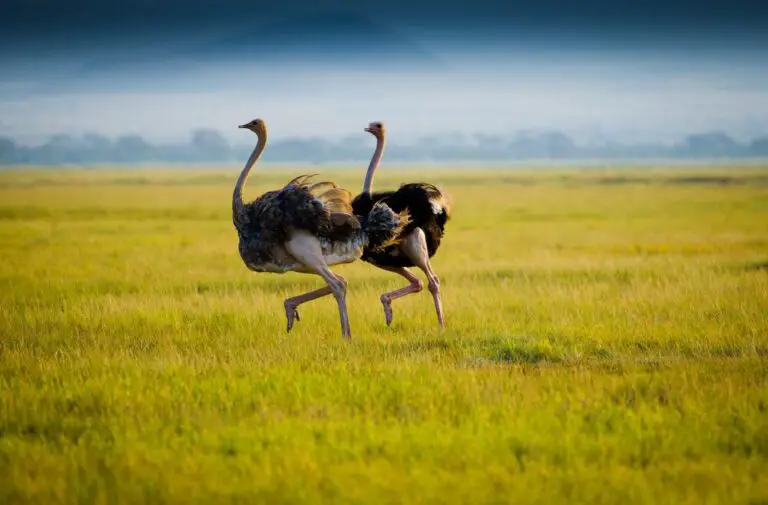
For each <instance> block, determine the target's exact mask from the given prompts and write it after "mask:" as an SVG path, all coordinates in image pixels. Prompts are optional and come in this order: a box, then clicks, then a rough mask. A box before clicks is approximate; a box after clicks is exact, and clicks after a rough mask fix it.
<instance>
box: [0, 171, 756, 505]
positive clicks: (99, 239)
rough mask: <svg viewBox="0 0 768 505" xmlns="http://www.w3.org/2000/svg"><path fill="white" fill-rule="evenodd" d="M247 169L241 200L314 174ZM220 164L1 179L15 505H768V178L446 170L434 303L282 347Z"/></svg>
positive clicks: (285, 281) (299, 333) (361, 312)
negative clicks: (447, 199) (345, 336)
mask: <svg viewBox="0 0 768 505" xmlns="http://www.w3.org/2000/svg"><path fill="white" fill-rule="evenodd" d="M268 170H270V169H269V168H262V169H258V168H257V171H256V173H255V174H254V176H253V181H252V183H251V184H250V185H249V186H248V188H247V193H248V194H250V195H254V194H256V193H257V192H258V191H259V190H264V189H271V188H274V187H276V186H277V185H278V184H280V183H281V182H285V181H286V180H288V179H289V178H291V177H292V176H294V175H297V174H299V173H305V172H318V171H321V172H323V175H324V176H328V177H331V178H333V180H336V181H338V182H341V183H343V184H344V185H345V186H347V187H349V188H350V189H352V190H353V191H356V190H357V188H358V187H359V185H360V183H361V180H362V174H361V173H359V172H358V171H344V172H337V173H331V172H329V171H328V169H327V168H326V167H280V168H279V169H271V170H273V171H272V172H270V173H265V172H267V171H268ZM235 177H236V174H235V172H234V171H232V170H228V171H213V170H195V171H182V170H162V171H159V170H150V169H143V170H131V171H115V170H110V171H103V172H94V171H82V170H68V171H53V170H31V171H30V170H27V171H9V172H4V173H0V255H1V258H2V262H0V503H4V504H9V505H10V504H14V503H41V504H54V503H126V504H127V503H131V504H134V503H153V504H162V503H168V504H171V503H174V504H175V503H179V504H192V503H200V504H213V503H216V504H221V503H235V502H237V503H270V504H276V503H366V504H372V503H376V504H381V503H424V502H429V503H473V504H476V503H541V504H551V503H589V504H597V503H621V504H629V503H654V504H656V503H674V504H680V503H691V504H700V503H726V504H738V503H744V504H757V503H765V502H766V500H768V361H767V360H768V335H767V330H768V170H767V169H766V168H765V167H752V168H748V167H747V168H745V167H730V166H723V167H688V168H686V169H684V170H683V169H672V168H668V167H656V168H654V169H640V168H638V169H632V170H631V169H623V170H621V171H610V172H609V171H580V170H576V169H562V170H556V171H555V170H553V171H547V170H544V169H538V170H535V169H531V170H524V171H511V170H497V171H494V170H490V169H487V168H482V167H478V168H476V169H471V168H465V169H462V170H459V169H455V170H451V171H444V172H421V173H420V172H418V169H417V168H414V169H413V170H411V169H409V170H405V169H403V168H401V169H399V170H398V169H395V168H382V173H381V175H380V176H378V177H377V180H376V186H377V187H378V188H385V187H395V186H396V185H397V183H399V182H404V181H415V180H422V179H423V180H428V181H430V182H434V183H438V184H442V185H444V187H446V188H447V189H448V191H449V192H450V193H451V195H452V196H453V199H454V217H453V219H452V220H451V221H450V222H449V224H448V231H447V235H446V237H445V240H444V243H443V246H442V248H441V250H440V251H439V253H438V255H437V256H436V257H435V258H434V260H433V265H434V268H435V270H436V271H437V272H438V274H439V275H440V278H441V281H442V285H443V297H444V304H445V307H446V315H447V322H448V328H447V329H446V330H444V331H440V330H439V329H438V328H437V324H436V318H435V315H434V311H433V308H432V305H431V299H430V296H429V294H428V292H427V291H426V290H425V291H424V292H423V293H421V294H419V295H413V296H410V297H407V298H405V299H403V300H398V301H396V302H395V303H394V311H395V319H394V323H393V326H392V327H391V328H387V327H386V326H385V324H384V317H383V312H382V310H381V306H380V303H379V301H378V298H379V295H380V294H381V293H382V292H383V291H386V290H390V289H394V288H397V287H401V286H402V285H403V281H402V280H401V279H399V278H398V277H396V276H394V275H392V274H389V273H387V272H383V271H379V270H377V269H375V268H373V267H371V266H369V265H366V264H362V263H360V264H354V265H348V266H342V267H337V271H339V272H340V273H342V274H343V275H344V276H345V277H346V278H347V279H348V281H349V292H348V302H349V307H350V312H351V323H352V332H353V340H352V341H351V342H345V341H342V339H341V338H340V328H339V323H338V314H337V312H336V308H335V303H334V301H333V298H332V297H328V298H326V299H322V300H319V301H317V302H313V303H312V304H309V305H306V306H304V307H302V309H303V310H302V311H301V316H302V319H301V322H299V323H297V326H296V327H295V329H294V330H293V332H291V334H289V335H286V334H285V331H284V326H285V320H284V316H283V312H282V299H283V298H285V297H287V296H291V295H294V294H298V293H300V292H303V291H307V290H309V289H313V288H316V287H319V286H320V285H321V281H320V280H319V279H316V278H314V277H312V276H306V275H300V274H286V275H283V276H279V275H273V274H254V273H251V272H249V271H247V270H246V268H245V267H244V266H243V264H242V263H241V261H240V259H239V257H238V254H237V247H236V235H235V232H234V229H233V228H232V225H231V223H230V203H229V199H230V196H231V185H232V183H233V181H234V179H235Z"/></svg>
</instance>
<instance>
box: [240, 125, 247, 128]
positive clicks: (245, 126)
mask: <svg viewBox="0 0 768 505" xmlns="http://www.w3.org/2000/svg"><path fill="white" fill-rule="evenodd" d="M238 128H248V125H247V124H241V125H240V126H238Z"/></svg>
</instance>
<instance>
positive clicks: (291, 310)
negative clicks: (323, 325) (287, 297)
mask: <svg viewBox="0 0 768 505" xmlns="http://www.w3.org/2000/svg"><path fill="white" fill-rule="evenodd" d="M285 319H286V322H287V324H286V328H285V331H286V333H290V332H291V328H293V324H294V323H295V322H297V321H301V318H300V317H299V311H298V310H296V307H294V306H292V305H290V304H288V303H286V304H285Z"/></svg>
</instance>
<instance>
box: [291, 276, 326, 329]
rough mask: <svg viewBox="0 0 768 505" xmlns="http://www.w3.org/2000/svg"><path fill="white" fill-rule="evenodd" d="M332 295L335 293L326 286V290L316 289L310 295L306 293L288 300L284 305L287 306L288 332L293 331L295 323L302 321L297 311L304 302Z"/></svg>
mask: <svg viewBox="0 0 768 505" xmlns="http://www.w3.org/2000/svg"><path fill="white" fill-rule="evenodd" d="M331 293H333V291H332V290H331V287H330V286H325V287H324V288H320V289H316V290H314V291H310V292H309V293H304V294H303V295H298V296H294V297H292V298H288V299H286V300H285V302H284V304H283V305H285V319H286V320H287V321H288V327H287V328H286V331H288V332H290V331H291V328H293V323H294V322H295V321H301V318H300V317H299V311H298V310H297V309H298V307H299V305H301V304H302V303H304V302H309V301H312V300H316V299H318V298H321V297H323V296H327V295H330V294H331Z"/></svg>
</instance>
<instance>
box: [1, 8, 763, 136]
mask: <svg viewBox="0 0 768 505" xmlns="http://www.w3.org/2000/svg"><path fill="white" fill-rule="evenodd" d="M764 3H765V2H757V1H745V0H733V1H729V2H723V1H721V2H706V1H699V2H689V1H683V0H668V1H666V2H661V1H657V0H648V1H644V2H618V1H581V2H580V1H578V0H572V1H565V0H543V1H539V2H499V1H497V0H496V1H491V0H474V1H472V2H462V3H453V2H447V3H446V2H423V1H421V2H420V1H418V0H411V1H402V0H387V2H381V1H379V2H371V3H365V2H361V1H358V2H349V1H329V0H320V1H315V2H308V1H305V2H295V1H294V2H281V3H279V4H278V3H277V2H274V3H271V4H268V3H266V2H254V1H252V0H249V1H244V0H236V1H215V2H214V1H201V0H196V1H195V0H187V1H184V2H182V1H180V0H165V1H162V0H153V1H148V0H125V1H123V2H121V3H119V4H118V3H110V2H104V1H103V0H100V1H92V0H71V1H69V2H66V3H65V2H61V1H57V0H10V1H9V0H6V1H5V2H4V6H3V7H2V9H3V10H2V12H0V65H1V66H2V68H3V72H2V73H0V135H5V136H10V137H13V138H16V139H20V140H21V141H25V142H29V143H35V142H42V141H44V139H45V138H46V137H47V136H49V135H52V134H60V133H69V134H73V135H80V134H83V133H87V132H99V133H103V134H105V135H109V136H118V135H123V134H141V135H143V136H145V137H147V138H149V139H152V140H182V139H186V138H188V136H189V132H190V130H192V129H195V128H214V129H218V130H220V131H221V132H222V133H223V134H224V135H225V136H226V137H227V138H228V139H230V140H232V141H238V140H243V141H244V142H246V140H244V139H243V136H244V135H245V133H244V132H243V131H242V130H238V129H237V128H236V126H237V125H238V124H241V123H243V122H246V121H248V120H250V119H252V118H253V117H262V118H264V119H265V120H266V122H267V124H268V125H269V128H270V135H271V136H272V137H292V136H303V137H340V136H350V135H353V136H354V135H364V134H363V133H362V128H363V127H364V126H365V125H366V124H367V123H368V122H369V121H373V120H381V121H384V122H385V123H386V124H387V126H388V130H389V132H390V138H392V137H393V136H396V138H397V139H398V142H407V139H414V140H415V139H418V138H420V137H421V136H431V135H442V134H457V133H458V134H463V135H471V134H473V133H478V132H483V133H493V134H507V133H509V134H511V133H512V132H514V131H517V130H525V129H557V130H561V131H564V132H566V133H568V134H569V135H572V136H573V137H574V138H576V139H578V140H586V141H601V140H602V139H607V138H610V139H617V140H621V141H627V142H652V141H663V142H673V141H676V140H679V139H680V138H681V137H682V136H684V135H685V134H687V133H692V132H698V131H711V130H722V131H726V132H727V133H729V134H731V135H733V136H734V137H737V138H740V139H749V138H753V137H756V136H759V135H766V134H768V65H766V63H765V61H768V7H766V6H763V4H764ZM249 140H250V139H249Z"/></svg>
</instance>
